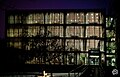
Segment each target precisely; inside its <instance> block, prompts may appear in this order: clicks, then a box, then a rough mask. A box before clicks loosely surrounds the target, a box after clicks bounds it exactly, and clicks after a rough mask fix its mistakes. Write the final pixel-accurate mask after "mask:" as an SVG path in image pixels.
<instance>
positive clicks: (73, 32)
mask: <svg viewBox="0 0 120 77" xmlns="http://www.w3.org/2000/svg"><path fill="white" fill-rule="evenodd" d="M71 36H77V37H83V28H82V27H81V26H67V28H66V37H71Z"/></svg>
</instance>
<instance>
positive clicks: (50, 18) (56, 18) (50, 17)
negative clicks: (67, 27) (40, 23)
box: [45, 13, 64, 24]
mask: <svg viewBox="0 0 120 77" xmlns="http://www.w3.org/2000/svg"><path fill="white" fill-rule="evenodd" d="M63 23H64V15H63V13H50V14H48V13H47V14H46V15H45V24H63Z"/></svg>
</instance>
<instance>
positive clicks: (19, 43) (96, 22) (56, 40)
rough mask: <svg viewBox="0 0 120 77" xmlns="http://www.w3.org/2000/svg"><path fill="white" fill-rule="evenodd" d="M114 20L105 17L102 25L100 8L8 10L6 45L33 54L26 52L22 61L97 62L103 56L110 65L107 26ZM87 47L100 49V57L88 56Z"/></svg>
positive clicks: (111, 33) (112, 49) (111, 46)
mask: <svg viewBox="0 0 120 77" xmlns="http://www.w3.org/2000/svg"><path fill="white" fill-rule="evenodd" d="M113 20H114V19H112V18H106V27H105V24H104V15H103V14H102V12H94V11H93V12H84V11H82V12H65V13H64V12H43V13H41V12H40V13H39V12H35V13H29V12H25V13H24V12H20V13H16V14H12V13H11V14H10V15H8V25H7V26H8V27H7V34H6V36H7V39H8V42H7V46H8V47H15V48H19V49H23V50H26V51H30V53H32V54H34V55H32V56H31V55H30V54H29V53H28V54H27V56H28V58H27V59H26V60H25V64H54V65H55V64H61V65H65V64H67V65H81V64H84V65H88V64H90V62H92V61H94V60H95V61H96V65H98V64H99V63H100V62H101V61H100V60H102V59H104V60H105V57H106V63H107V65H109V64H108V63H110V62H109V61H108V60H109V58H111V59H114V58H112V57H110V56H109V55H108V54H109V53H115V50H116V46H115V45H116V44H115V42H114V41H115V31H114V30H109V26H110V25H114V26H115V24H112V22H113ZM114 22H115V21H114ZM106 38H107V41H106V40H105V39H106ZM110 41H111V42H110ZM90 50H96V51H93V53H96V52H98V51H99V52H101V53H99V54H102V57H101V55H100V56H97V57H96V55H94V56H91V55H90V54H89V52H90ZM104 52H107V55H105V54H104ZM90 56H91V57H90ZM113 56H114V55H113ZM99 58H101V59H99ZM114 61H115V60H114ZM92 64H94V63H92ZM114 65H115V64H113V66H114Z"/></svg>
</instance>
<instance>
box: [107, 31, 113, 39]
mask: <svg viewBox="0 0 120 77" xmlns="http://www.w3.org/2000/svg"><path fill="white" fill-rule="evenodd" d="M106 36H107V37H108V38H109V37H115V31H114V30H106Z"/></svg>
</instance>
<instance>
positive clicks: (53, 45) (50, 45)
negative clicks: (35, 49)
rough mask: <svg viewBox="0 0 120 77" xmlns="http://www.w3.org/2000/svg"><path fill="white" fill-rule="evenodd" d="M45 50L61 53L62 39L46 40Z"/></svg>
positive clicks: (62, 48)
mask: <svg viewBox="0 0 120 77" xmlns="http://www.w3.org/2000/svg"><path fill="white" fill-rule="evenodd" d="M46 46H47V47H46V49H47V50H48V51H63V50H64V47H63V41H62V39H47V40H46Z"/></svg>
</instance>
